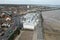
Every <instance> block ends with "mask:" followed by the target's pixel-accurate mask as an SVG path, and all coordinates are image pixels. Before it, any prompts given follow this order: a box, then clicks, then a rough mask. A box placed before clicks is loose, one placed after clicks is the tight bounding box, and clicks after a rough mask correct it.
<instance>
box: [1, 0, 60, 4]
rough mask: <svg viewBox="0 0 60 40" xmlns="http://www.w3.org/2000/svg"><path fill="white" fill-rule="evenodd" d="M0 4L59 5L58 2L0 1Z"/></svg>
mask: <svg viewBox="0 0 60 40" xmlns="http://www.w3.org/2000/svg"><path fill="white" fill-rule="evenodd" d="M0 4H50V5H60V0H0Z"/></svg>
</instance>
